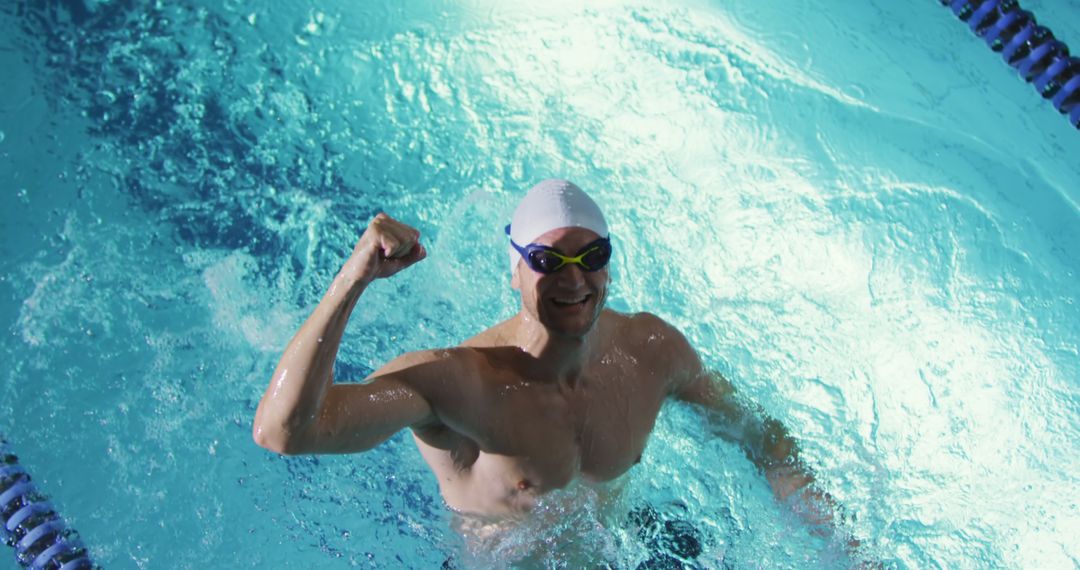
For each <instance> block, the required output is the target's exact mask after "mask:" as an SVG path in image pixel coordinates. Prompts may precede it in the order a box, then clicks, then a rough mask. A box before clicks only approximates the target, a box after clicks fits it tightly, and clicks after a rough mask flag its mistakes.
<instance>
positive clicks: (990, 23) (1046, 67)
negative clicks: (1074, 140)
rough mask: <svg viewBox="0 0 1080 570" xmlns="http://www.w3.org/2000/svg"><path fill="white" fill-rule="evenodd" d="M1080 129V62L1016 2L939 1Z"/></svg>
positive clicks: (983, 0)
mask: <svg viewBox="0 0 1080 570" xmlns="http://www.w3.org/2000/svg"><path fill="white" fill-rule="evenodd" d="M939 1H940V2H941V4H942V5H943V6H947V7H949V8H950V9H951V10H952V12H953V14H955V15H956V16H957V17H958V18H960V20H962V21H964V22H966V23H967V24H968V27H969V28H970V29H971V31H972V32H974V33H975V35H976V36H979V37H980V38H982V39H983V40H984V41H985V42H986V44H987V45H988V46H990V49H992V50H994V51H996V52H999V53H1001V57H1002V59H1004V60H1005V63H1007V64H1009V66H1010V67H1012V68H1013V69H1015V70H1016V71H1017V72H1018V73H1019V74H1020V77H1022V78H1023V79H1024V81H1027V82H1028V83H1031V84H1032V85H1034V86H1035V90H1036V91H1038V92H1039V95H1042V97H1043V98H1044V99H1047V100H1049V101H1050V102H1051V104H1053V105H1054V108H1055V109H1057V110H1058V112H1059V113H1061V114H1062V115H1065V116H1066V117H1067V118H1068V120H1069V123H1070V124H1072V125H1073V126H1074V127H1076V128H1077V129H1080V58H1078V57H1070V56H1069V46H1067V45H1065V43H1064V42H1062V41H1060V40H1058V39H1057V38H1055V37H1054V34H1053V32H1051V31H1050V29H1049V28H1047V27H1045V26H1041V25H1039V24H1038V22H1036V21H1035V16H1034V15H1033V14H1032V13H1031V12H1029V11H1027V10H1024V9H1022V8H1021V7H1020V3H1019V2H1017V1H1016V0H939Z"/></svg>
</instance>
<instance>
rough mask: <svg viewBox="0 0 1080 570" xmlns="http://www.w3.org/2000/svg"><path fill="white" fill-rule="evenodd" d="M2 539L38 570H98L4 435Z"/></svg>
mask: <svg viewBox="0 0 1080 570" xmlns="http://www.w3.org/2000/svg"><path fill="white" fill-rule="evenodd" d="M0 523H3V526H2V527H0V537H3V540H4V542H6V543H7V545H8V546H13V547H14V548H15V559H16V560H17V561H18V562H19V564H20V565H22V566H23V567H25V568H32V569H34V570H39V569H40V570H96V569H97V567H96V566H95V565H94V563H93V562H91V561H90V557H89V556H88V555H87V550H86V547H85V546H84V545H83V543H82V541H81V540H79V536H78V533H77V532H75V530H74V529H72V528H70V527H68V526H67V524H66V523H64V520H63V519H62V518H61V517H60V515H59V514H58V513H57V512H56V509H55V508H53V506H52V504H50V503H49V501H48V497H46V496H45V495H44V494H42V493H41V492H40V491H39V490H38V489H37V486H36V485H34V483H33V482H32V481H31V480H30V474H29V473H27V472H26V469H25V468H23V466H22V465H19V458H18V457H16V456H15V454H14V453H12V452H11V449H10V447H9V446H8V442H7V440H5V439H4V437H3V436H2V435H0Z"/></svg>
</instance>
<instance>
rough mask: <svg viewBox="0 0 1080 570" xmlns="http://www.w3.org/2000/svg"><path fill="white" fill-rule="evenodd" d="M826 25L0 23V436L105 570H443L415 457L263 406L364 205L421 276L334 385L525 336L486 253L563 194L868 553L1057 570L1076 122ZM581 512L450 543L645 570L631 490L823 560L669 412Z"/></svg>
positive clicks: (42, 10)
mask: <svg viewBox="0 0 1080 570" xmlns="http://www.w3.org/2000/svg"><path fill="white" fill-rule="evenodd" d="M792 4H795V5H794V6H793V5H792ZM853 4H855V3H845V4H844V6H843V7H842V8H839V7H838V4H837V3H831V2H825V1H820V0H819V1H817V2H799V3H792V2H787V1H781V0H767V1H757V2H752V3H751V2H736V3H721V2H711V3H709V2H679V3H675V2H659V3H657V2H651V3H647V4H646V3H634V2H619V1H614V0H612V1H608V2H598V3H594V4H590V7H589V8H587V9H583V8H580V7H577V5H576V4H575V3H572V2H555V3H548V4H546V5H545V6H546V7H540V6H535V5H512V4H511V5H508V4H506V3H496V2H481V1H472V2H460V3H458V2H454V3H451V2H434V1H426V2H419V1H418V2H409V3H404V4H402V5H401V6H397V7H388V6H369V7H364V8H357V7H356V6H355V5H354V3H351V2H343V1H338V2H320V3H311V2H306V1H305V2H301V1H289V2H278V3H270V2H241V1H236V0H232V1H226V2H220V3H211V2H206V3H205V5H202V4H197V3H193V2H174V3H161V4H157V3H152V2H134V1H129V2H120V1H112V2H108V1H94V2H89V1H88V2H85V3H83V4H79V3H78V2H55V3H52V2H6V3H4V4H2V5H0V14H2V17H0V30H2V33H0V38H2V39H0V58H2V60H3V69H4V70H5V75H6V77H7V78H8V79H7V80H6V82H5V83H6V85H5V89H3V90H0V181H2V185H0V189H2V194H0V196H2V198H0V199H2V200H3V202H2V204H3V208H2V210H0V232H2V236H0V237H2V239H0V321H2V322H3V324H4V326H5V328H4V330H5V331H6V332H7V334H5V335H4V337H3V338H4V340H3V344H2V348H0V350H2V351H3V353H2V357H3V362H5V363H6V368H5V370H4V372H3V374H2V375H0V431H2V432H3V433H4V434H6V436H7V437H8V438H9V439H10V440H11V442H12V444H13V446H14V447H15V450H16V451H17V452H18V453H19V455H20V457H21V459H22V462H23V463H24V464H25V465H26V466H27V467H28V469H29V470H30V471H31V472H32V473H33V474H34V476H35V480H36V481H37V482H38V483H39V485H40V486H41V487H42V488H44V489H45V490H47V491H48V493H49V494H50V495H51V496H52V497H53V499H54V501H55V502H56V503H57V504H58V505H59V506H60V508H61V509H62V512H63V513H64V515H65V517H66V518H67V519H68V521H69V522H70V523H71V524H72V525H73V526H74V527H76V528H78V529H79V530H80V532H81V534H82V536H83V538H84V540H85V541H86V542H87V543H88V544H89V545H90V547H91V554H92V555H93V556H94V558H95V559H96V560H98V561H100V562H101V563H102V564H103V565H104V566H106V567H108V568H163V567H179V568H204V567H221V568H233V567H250V566H267V567H274V568H277V567H281V568H311V567H330V568H338V567H340V568H345V567H352V566H358V567H376V568H385V567H438V566H439V565H440V564H442V562H443V561H444V560H445V559H447V558H448V557H453V558H456V559H459V560H461V559H468V558H469V556H470V554H469V553H467V552H466V553H465V554H462V552H461V551H462V549H463V545H462V544H461V541H460V539H458V538H457V536H456V535H455V534H454V532H453V531H451V530H449V524H450V516H449V514H448V513H447V512H446V510H445V508H444V507H443V506H442V503H441V501H440V500H439V499H438V494H437V489H436V487H435V484H434V481H432V480H431V479H430V477H429V475H428V474H427V472H426V469H425V467H424V465H423V463H422V461H421V459H420V457H419V455H418V454H417V453H416V452H415V450H414V446H413V444H412V442H411V441H410V438H409V437H408V436H407V435H405V434H402V435H400V436H399V437H396V438H394V439H392V440H391V441H389V442H388V443H387V444H385V445H384V446H383V447H381V448H379V449H378V450H377V451H375V452H372V453H369V454H365V455H357V456H349V457H320V458H280V457H276V456H274V455H272V454H269V453H267V452H265V451H263V450H261V449H259V448H257V447H255V446H254V445H253V444H252V443H251V440H250V422H251V418H252V416H253V414H254V409H255V405H256V403H257V401H258V398H259V397H260V395H261V393H262V391H263V389H264V388H265V386H266V383H267V382H268V377H269V374H270V373H271V372H272V369H273V366H274V364H275V362H276V360H277V357H278V355H279V351H280V350H281V348H282V347H283V346H284V344H285V343H286V342H287V341H288V339H289V337H290V336H291V334H292V332H293V331H294V330H295V329H296V328H297V327H298V326H299V324H300V323H301V322H302V320H303V318H304V317H305V316H306V315H307V314H308V312H309V311H310V309H311V307H312V305H313V303H314V302H316V301H317V299H318V298H319V297H320V296H321V294H322V292H323V290H324V288H325V286H326V284H327V283H328V282H329V279H330V277H331V276H332V275H333V273H334V272H335V271H336V269H337V267H338V265H339V264H340V262H341V261H342V260H343V259H344V257H345V256H346V255H347V253H348V251H349V250H350V249H351V246H352V244H353V241H354V240H355V239H356V237H357V235H358V233H359V231H360V229H361V228H362V227H363V225H364V223H365V222H366V220H367V219H368V218H369V217H370V216H371V215H373V214H374V213H375V212H377V211H379V210H385V211H387V212H390V213H392V214H396V215H398V216H399V217H401V218H402V219H404V220H405V221H407V222H409V223H412V224H415V225H416V226H418V227H419V228H420V229H421V231H422V232H423V234H424V236H425V237H424V239H425V244H426V245H427V246H428V249H429V251H430V256H429V259H428V260H426V261H425V262H424V263H422V264H420V265H419V266H417V267H415V268H413V269H410V270H409V271H408V272H406V273H403V274H401V275H400V276H398V277H397V278H395V279H393V280H392V281H388V282H384V283H380V284H378V285H377V286H376V287H374V288H373V289H372V290H370V291H369V293H368V296H367V297H365V299H364V304H363V305H362V307H361V308H360V309H359V310H358V311H357V313H356V315H355V316H354V317H353V322H352V323H351V325H350V329H349V332H348V333H347V337H346V341H345V344H344V347H343V350H342V358H341V362H340V363H339V370H338V374H337V375H338V377H341V378H349V379H361V378H363V377H364V376H365V375H366V374H367V373H368V372H369V371H370V370H371V369H373V368H374V367H376V366H378V365H379V364H380V363H382V362H385V361H386V360H388V359H389V358H391V357H393V356H394V355H396V354H398V353H400V352H402V351H405V350H412V349H418V348H425V347H432V346H445V345H452V344H455V343H457V342H458V341H460V340H461V339H463V338H465V337H467V336H469V335H471V334H474V333H475V332H477V331H479V330H481V329H482V328H483V327H485V326H487V325H489V324H491V323H493V322H495V321H496V320H498V319H500V318H503V317H506V316H508V315H510V314H512V312H513V310H514V308H515V306H516V302H517V301H516V297H515V296H514V295H513V294H512V292H511V291H510V289H509V287H508V276H507V275H506V274H505V253H504V251H505V243H504V241H503V239H504V238H503V236H502V234H501V228H502V226H503V225H504V224H505V223H506V220H507V218H508V215H509V212H510V211H511V208H512V206H513V203H514V200H515V197H516V196H519V195H520V193H521V192H522V191H523V190H524V189H525V188H527V187H528V186H529V185H531V184H532V183H533V182H535V181H536V180H538V179H540V178H544V177H549V176H564V177H567V178H570V179H572V180H574V181H576V182H577V183H578V184H580V185H581V186H582V187H584V188H586V189H588V190H590V192H592V193H593V194H594V195H595V196H596V198H597V199H598V201H600V202H601V203H602V204H603V205H604V207H605V209H606V211H607V215H608V217H609V219H610V220H611V226H612V232H613V234H614V235H615V236H616V247H617V249H616V251H617V257H616V261H615V266H614V270H613V271H614V279H615V282H614V284H613V296H612V299H611V304H612V306H614V307H615V308H617V309H620V310H650V311H653V312H656V313H658V314H660V315H662V316H663V317H665V318H666V319H668V320H669V321H671V322H673V323H674V324H676V325H678V326H679V327H680V328H681V329H682V330H684V331H685V332H686V334H687V336H688V337H689V338H690V339H691V341H692V342H693V343H694V345H695V346H696V347H698V349H699V350H700V351H701V353H702V355H703V357H704V358H705V360H706V361H707V362H708V363H709V364H710V365H711V366H714V367H716V368H718V369H720V370H722V371H724V372H725V373H726V374H727V375H728V376H729V377H730V378H732V380H733V381H734V382H735V383H736V385H737V386H738V387H739V389H740V390H741V391H743V393H745V394H746V395H748V396H749V397H751V398H753V399H755V400H757V401H759V402H760V403H761V404H762V405H763V406H764V407H765V408H766V409H767V410H768V411H769V412H770V413H771V414H773V415H774V416H776V417H777V418H779V419H781V420H782V421H783V422H784V423H785V424H786V425H787V426H788V427H789V428H790V429H791V431H792V432H793V433H794V434H795V435H796V436H797V437H798V438H799V439H800V441H802V442H803V447H804V449H805V453H804V456H805V457H806V458H807V460H808V461H809V462H810V463H811V464H812V465H813V466H814V467H815V469H816V470H817V472H818V474H819V478H820V480H821V481H822V482H823V484H824V485H825V486H826V487H827V488H828V489H829V491H830V492H832V493H833V494H834V495H835V496H837V497H838V498H839V499H840V500H841V501H842V503H843V504H844V505H845V507H846V509H847V511H848V512H849V513H850V514H851V515H853V516H852V517H851V520H850V522H849V529H850V530H851V531H852V532H853V533H855V534H856V535H857V536H859V537H860V538H861V539H862V541H863V542H864V544H865V545H866V552H867V555H868V556H869V557H871V558H874V559H878V560H883V561H885V562H887V563H889V564H891V565H895V566H896V567H901V568H932V567H942V568H986V567H1006V568H1071V567H1075V566H1076V565H1077V564H1078V560H1080V549H1078V548H1077V546H1076V541H1075V536H1076V535H1077V529H1078V528H1080V504H1078V503H1080V501H1078V499H1077V498H1076V497H1078V496H1080V492H1078V491H1080V484H1078V483H1080V476H1077V475H1076V473H1078V472H1080V461H1078V460H1077V456H1078V454H1077V452H1078V451H1080V449H1078V444H1077V443H1076V442H1078V441H1080V437H1078V436H1080V433H1078V432H1080V421H1078V420H1077V419H1076V418H1077V417H1080V415H1078V412H1080V403H1078V402H1080V398H1078V389H1077V386H1078V383H1080V358H1078V357H1080V324H1078V323H1080V306H1078V304H1077V300H1078V298H1080V285H1078V283H1080V281H1078V279H1077V271H1078V269H1080V267H1078V266H1080V262H1078V261H1077V260H1078V259H1080V229H1078V228H1080V226H1078V225H1077V221H1078V217H1080V206H1078V205H1080V167H1078V166H1077V165H1078V164H1080V161H1077V157H1078V156H1080V137H1078V136H1077V133H1076V131H1075V129H1073V128H1072V127H1070V126H1069V125H1068V124H1067V122H1066V121H1065V120H1063V118H1062V117H1060V116H1059V115H1058V114H1057V113H1056V112H1054V111H1053V110H1052V108H1051V107H1050V106H1049V105H1048V104H1047V103H1046V102H1045V101H1042V100H1041V99H1039V98H1038V97H1037V96H1036V95H1035V94H1034V91H1033V89H1032V88H1031V87H1030V86H1028V85H1026V84H1024V83H1023V82H1021V81H1020V80H1019V79H1017V77H1016V76H1015V73H1014V72H1013V71H1011V70H1010V69H1009V68H1008V67H1006V66H1005V65H1004V64H1003V63H1002V62H1000V60H999V59H998V58H997V57H996V56H994V55H993V54H991V53H990V52H989V51H988V50H987V49H986V48H985V46H983V45H981V43H980V42H979V41H978V40H977V39H975V38H974V37H973V36H972V35H971V34H970V33H969V32H968V31H967V30H966V29H965V27H964V26H963V25H962V24H960V23H959V22H957V21H956V20H955V18H953V16H952V15H951V13H950V12H949V11H948V10H946V9H945V8H942V7H940V6H939V5H938V3H936V2H924V3H904V5H903V6H900V5H899V4H900V3H893V2H883V1H882V2H866V3H858V4H859V5H857V6H856V5H853ZM1024 5H1025V7H1028V8H1031V9H1032V10H1034V11H1035V12H1036V14H1037V15H1039V18H1040V21H1042V22H1045V23H1047V24H1048V25H1050V27H1051V28H1053V29H1054V30H1055V32H1056V33H1057V35H1058V36H1059V37H1061V38H1063V39H1065V40H1066V41H1067V42H1068V43H1070V44H1071V45H1073V46H1074V47H1077V46H1080V28H1078V24H1077V23H1078V22H1080V18H1077V17H1076V16H1077V14H1080V4H1078V3H1076V2H1075V1H1056V2H1049V1H1044V2H1038V3H1036V2H1034V1H1029V2H1025V3H1024ZM71 6H80V7H81V8H79V9H73V8H71ZM686 252H692V253H693V255H687V254H686ZM568 493H569V494H571V500H573V501H576V502H577V503H579V504H581V505H582V506H581V508H578V509H573V510H567V509H565V508H563V507H560V506H559V505H558V504H557V503H556V502H555V501H552V503H551V504H548V505H545V506H544V507H543V509H542V512H541V513H540V515H539V516H538V517H537V521H538V522H535V523H533V524H532V525H531V526H529V525H526V527H525V528H522V529H518V530H517V531H515V532H513V533H510V535H509V536H507V537H504V538H503V539H501V540H499V541H494V542H492V543H489V544H484V545H483V546H484V550H485V552H481V553H474V554H473V556H475V557H478V558H479V561H478V562H479V563H480V564H485V563H495V562H496V561H502V562H505V561H508V560H514V559H516V558H517V557H523V556H527V555H528V550H529V548H528V547H526V546H523V543H535V544H536V546H534V547H533V548H535V549H536V552H535V553H534V554H533V556H539V557H546V558H547V559H548V560H549V562H550V564H551V565H552V566H558V565H560V564H561V565H565V566H567V567H576V566H580V565H581V564H584V563H598V562H600V561H608V562H610V563H612V564H613V565H615V566H616V567H620V568H622V567H627V568H633V567H636V566H637V565H638V564H639V563H641V562H643V561H645V560H646V559H647V558H648V557H649V553H648V550H649V549H650V542H649V540H648V539H647V538H643V537H642V536H640V535H639V533H638V532H637V530H636V529H635V528H634V526H633V525H632V524H631V523H628V522H627V516H625V511H630V510H633V509H635V508H637V507H639V506H640V505H645V504H647V505H651V506H653V508H654V509H656V510H657V512H659V513H661V516H662V517H665V518H669V519H672V520H685V521H691V522H692V524H693V525H694V526H695V527H696V528H697V531H696V532H697V533H698V536H699V537H700V540H701V543H702V546H703V550H704V551H703V553H702V555H701V556H700V558H699V559H698V563H699V564H700V565H701V566H703V567H722V566H727V567H733V568H757V567H764V568H773V567H793V568H794V567H808V566H818V567H844V566H845V565H846V564H848V563H849V560H848V559H847V558H846V557H845V556H844V555H843V554H841V553H839V552H838V549H837V547H836V546H835V545H834V544H831V543H830V542H829V541H826V540H823V539H821V538H819V537H815V536H812V535H811V533H810V532H809V531H808V530H807V529H806V528H805V527H804V526H802V525H801V523H799V522H798V521H797V520H796V519H795V518H794V517H792V516H791V515H790V514H789V512H788V510H787V509H786V508H785V507H784V506H782V505H778V504H776V503H775V501H774V500H773V499H772V497H771V495H770V493H769V491H768V489H767V488H766V486H765V484H764V482H763V480H762V477H761V476H760V475H759V474H757V473H755V472H754V470H753V467H752V466H751V465H750V464H749V463H748V462H747V461H746V460H745V459H744V458H743V457H742V455H741V453H740V451H739V450H738V449H737V448H734V447H732V446H730V445H728V444H725V443H722V442H719V441H716V440H714V439H713V438H710V437H709V436H708V435H707V430H706V429H705V427H704V426H703V425H701V421H700V420H699V419H697V418H696V417H695V416H694V415H693V414H691V413H689V412H688V411H687V410H685V409H683V408H680V407H677V406H672V407H669V408H666V409H665V410H664V413H663V415H662V418H661V420H660V422H659V423H658V428H657V431H656V432H655V433H654V436H653V438H652V440H651V441H650V445H649V448H648V450H647V452H646V455H645V457H644V459H643V462H642V464H641V465H639V466H638V467H636V468H635V469H634V470H633V471H632V476H631V478H630V480H629V482H628V483H627V489H626V496H625V499H624V501H623V503H624V504H622V505H621V506H620V508H621V509H622V512H617V513H615V514H612V515H602V514H599V513H597V512H596V509H594V508H593V507H592V506H591V503H590V499H591V497H590V496H589V495H588V493H587V492H585V491H582V490H571V491H568ZM485 553H486V554H485ZM485 556H487V558H485ZM0 560H10V558H4V556H3V555H0ZM583 560H584V562H583ZM6 563H7V562H2V563H0V564H6ZM12 564H13V563H12Z"/></svg>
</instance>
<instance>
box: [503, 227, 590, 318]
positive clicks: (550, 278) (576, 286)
mask: <svg viewBox="0 0 1080 570" xmlns="http://www.w3.org/2000/svg"><path fill="white" fill-rule="evenodd" d="M599 237H600V236H598V235H596V233H595V232H593V231H591V230H587V229H584V228H559V229H555V230H551V231H550V232H547V233H545V234H542V235H541V236H540V237H538V238H536V239H535V240H533V241H532V242H531V243H537V244H541V245H546V246H549V247H553V248H555V249H557V250H559V251H560V252H562V253H563V254H564V255H568V256H573V255H576V254H577V252H578V251H580V250H581V249H582V248H583V247H585V246H586V245H588V244H589V243H591V242H592V241H594V240H596V239H598V238H599ZM522 245H525V244H522ZM511 284H512V286H513V287H514V289H517V290H519V291H521V308H522V310H523V311H525V312H526V313H528V314H529V315H531V316H532V317H533V318H535V319H536V320H538V321H539V322H540V323H541V324H542V325H544V327H546V328H547V329H548V330H549V331H551V332H552V333H555V334H557V335H561V336H576V337H580V336H584V335H585V334H586V333H587V332H589V330H590V329H591V328H592V326H593V323H595V322H596V319H597V318H598V317H599V316H600V311H601V309H603V308H604V301H605V299H606V298H607V284H608V270H607V267H605V268H603V269H601V270H599V271H585V270H584V268H582V267H581V266H580V265H577V264H573V263H569V264H566V265H564V266H563V267H562V269H559V270H558V271H556V272H555V273H550V274H546V275H545V274H543V273H539V272H536V271H533V270H532V269H531V268H530V267H529V265H528V264H527V263H525V261H524V260H522V261H519V262H518V266H517V270H516V271H515V272H514V277H513V280H512V281H511Z"/></svg>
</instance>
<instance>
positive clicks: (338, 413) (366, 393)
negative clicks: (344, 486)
mask: <svg viewBox="0 0 1080 570" xmlns="http://www.w3.org/2000/svg"><path fill="white" fill-rule="evenodd" d="M431 417H432V409H431V405H430V404H429V403H428V402H427V400H426V399H425V398H424V397H423V396H422V395H421V394H420V393H418V392H417V391H416V390H414V389H412V388H410V387H409V386H407V385H405V384H404V383H402V382H401V381H399V380H398V379H396V378H394V376H393V375H386V376H382V377H379V378H376V379H374V380H372V381H371V382H368V383H364V384H335V385H333V386H331V387H330V389H329V390H328V391H327V393H326V400H325V402H324V404H323V409H322V415H321V416H320V417H319V421H318V424H317V425H318V430H317V434H316V441H314V442H312V444H313V446H314V447H315V449H314V451H315V452H316V453H352V452H357V451H366V450H368V449H371V448H373V447H375V446H376V445H378V444H380V443H382V442H383V441H385V440H386V439H387V438H389V437H390V436H392V435H394V434H395V433H397V432H398V431H400V430H402V429H404V428H407V427H410V426H415V425H422V424H423V423H425V422H427V421H430V418H431Z"/></svg>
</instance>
